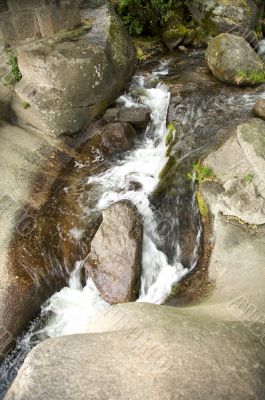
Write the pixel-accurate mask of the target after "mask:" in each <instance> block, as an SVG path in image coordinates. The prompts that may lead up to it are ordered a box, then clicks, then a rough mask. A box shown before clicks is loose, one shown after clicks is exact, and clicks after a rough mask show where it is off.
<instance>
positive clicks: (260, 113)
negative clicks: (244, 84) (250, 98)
mask: <svg viewBox="0 0 265 400" xmlns="http://www.w3.org/2000/svg"><path fill="white" fill-rule="evenodd" d="M253 113H254V114H255V115H256V117H258V118H262V119H264V120H265V100H264V99H259V100H258V101H257V102H256V104H255V107H254V108H253Z"/></svg>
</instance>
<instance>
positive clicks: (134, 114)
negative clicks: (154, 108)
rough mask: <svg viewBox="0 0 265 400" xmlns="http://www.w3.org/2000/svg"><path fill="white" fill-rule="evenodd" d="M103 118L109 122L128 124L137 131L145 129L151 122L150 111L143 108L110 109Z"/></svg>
mask: <svg viewBox="0 0 265 400" xmlns="http://www.w3.org/2000/svg"><path fill="white" fill-rule="evenodd" d="M103 118H104V119H105V120H106V121H107V122H115V121H120V122H128V123H130V124H132V125H133V126H134V127H135V128H136V129H145V128H146V127H147V125H148V123H149V122H150V111H149V110H147V109H146V108H143V107H138V108H134V107H130V108H121V109H119V108H109V109H108V110H107V112H106V113H105V114H104V117H103Z"/></svg>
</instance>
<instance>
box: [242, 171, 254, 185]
mask: <svg viewBox="0 0 265 400" xmlns="http://www.w3.org/2000/svg"><path fill="white" fill-rule="evenodd" d="M253 179H254V174H252V173H251V172H249V173H248V174H246V175H245V176H244V181H245V182H247V183H251V182H252V181H253Z"/></svg>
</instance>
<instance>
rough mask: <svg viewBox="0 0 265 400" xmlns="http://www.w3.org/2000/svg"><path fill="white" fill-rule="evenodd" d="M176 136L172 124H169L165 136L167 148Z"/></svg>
mask: <svg viewBox="0 0 265 400" xmlns="http://www.w3.org/2000/svg"><path fill="white" fill-rule="evenodd" d="M175 134H176V128H175V125H174V123H173V122H170V123H169V124H168V127H167V134H166V139H165V140H166V145H167V146H169V145H170V144H171V143H172V141H173V140H174V136H175Z"/></svg>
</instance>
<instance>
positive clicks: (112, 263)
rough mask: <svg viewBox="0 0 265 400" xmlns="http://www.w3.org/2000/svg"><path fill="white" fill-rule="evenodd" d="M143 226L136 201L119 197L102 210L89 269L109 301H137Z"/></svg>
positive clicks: (92, 246)
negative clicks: (132, 201) (122, 199)
mask: <svg viewBox="0 0 265 400" xmlns="http://www.w3.org/2000/svg"><path fill="white" fill-rule="evenodd" d="M142 240H143V227H142V222H141V217H140V215H139V214H138V211H137V209H136V207H135V206H133V204H131V203H130V202H129V201H120V202H117V203H115V204H113V205H112V206H110V207H109V208H107V209H106V210H104V211H103V221H102V224H101V225H100V227H99V230H98V231H97V233H96V235H95V237H94V239H93V240H92V243H91V252H90V254H89V256H88V258H87V262H86V270H87V272H88V274H89V275H90V276H91V277H92V279H93V281H94V283H95V285H96V286H97V288H98V290H99V292H100V294H101V296H102V298H103V299H104V300H105V301H107V302H108V303H110V304H116V303H125V302H129V301H134V300H136V299H137V297H138V293H139V288H140V276H141V257H142Z"/></svg>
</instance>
